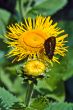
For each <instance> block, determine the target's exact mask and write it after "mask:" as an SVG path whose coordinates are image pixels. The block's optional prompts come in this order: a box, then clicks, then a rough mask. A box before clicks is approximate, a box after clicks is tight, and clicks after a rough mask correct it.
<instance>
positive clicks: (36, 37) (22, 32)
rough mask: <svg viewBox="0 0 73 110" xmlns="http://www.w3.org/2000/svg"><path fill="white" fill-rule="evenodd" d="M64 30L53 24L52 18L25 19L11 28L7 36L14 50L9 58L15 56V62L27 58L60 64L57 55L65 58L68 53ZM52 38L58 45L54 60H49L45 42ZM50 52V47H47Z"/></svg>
mask: <svg viewBox="0 0 73 110" xmlns="http://www.w3.org/2000/svg"><path fill="white" fill-rule="evenodd" d="M63 33H64V30H61V29H60V28H58V27H57V23H55V24H53V20H51V19H50V17H42V16H37V17H36V18H35V19H31V18H30V17H29V18H28V19H24V22H23V23H22V22H21V23H19V24H18V23H16V24H15V25H12V26H9V32H8V33H7V34H6V37H7V38H8V41H7V43H8V44H9V46H10V47H12V50H11V51H10V52H9V54H8V55H9V56H15V57H16V58H15V60H17V61H20V60H22V59H24V58H26V57H28V58H29V59H42V60H44V61H48V62H52V61H53V62H59V61H58V58H57V56H56V55H58V54H59V55H61V56H64V55H65V52H66V51H67V47H66V46H65V42H66V41H65V40H64V39H65V38H66V37H67V34H64V35H63ZM51 36H53V37H55V39H56V44H55V49H54V54H53V58H52V59H49V57H48V56H47V54H46V53H45V48H44V42H45V41H46V40H47V39H48V38H50V37H51ZM47 49H48V50H50V49H49V47H47Z"/></svg>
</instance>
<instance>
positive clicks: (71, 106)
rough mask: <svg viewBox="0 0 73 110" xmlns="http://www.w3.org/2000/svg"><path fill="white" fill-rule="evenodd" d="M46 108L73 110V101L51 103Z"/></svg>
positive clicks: (50, 109)
mask: <svg viewBox="0 0 73 110" xmlns="http://www.w3.org/2000/svg"><path fill="white" fill-rule="evenodd" d="M44 110H73V104H72V103H66V102H64V103H63V102H62V103H51V104H49V105H48V106H47V108H45V109H44Z"/></svg>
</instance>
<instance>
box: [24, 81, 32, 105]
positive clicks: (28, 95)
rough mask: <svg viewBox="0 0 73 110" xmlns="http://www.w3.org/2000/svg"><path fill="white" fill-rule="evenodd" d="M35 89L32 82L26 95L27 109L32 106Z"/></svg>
mask: <svg viewBox="0 0 73 110" xmlns="http://www.w3.org/2000/svg"><path fill="white" fill-rule="evenodd" d="M33 87H34V84H33V82H31V83H30V84H29V83H28V86H27V93H26V98H25V104H26V107H27V106H29V104H30V99H31V97H32V94H33Z"/></svg>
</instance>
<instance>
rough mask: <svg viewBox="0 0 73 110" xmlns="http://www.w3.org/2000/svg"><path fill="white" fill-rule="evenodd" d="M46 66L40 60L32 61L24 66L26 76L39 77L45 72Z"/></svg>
mask: <svg viewBox="0 0 73 110" xmlns="http://www.w3.org/2000/svg"><path fill="white" fill-rule="evenodd" d="M45 68H46V67H45V64H44V63H42V62H41V61H39V60H31V61H28V62H27V63H26V65H25V66H24V71H25V72H26V73H25V74H27V75H31V76H39V75H42V74H43V72H44V71H45Z"/></svg>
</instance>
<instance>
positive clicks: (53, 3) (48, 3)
mask: <svg viewBox="0 0 73 110" xmlns="http://www.w3.org/2000/svg"><path fill="white" fill-rule="evenodd" d="M66 4H67V0H35V5H34V6H33V7H31V9H30V11H28V13H27V14H28V16H29V15H34V16H35V15H38V14H41V15H45V16H47V15H53V14H54V13H56V12H57V11H58V10H60V9H62V8H63V7H64V6H65V5H66Z"/></svg>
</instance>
